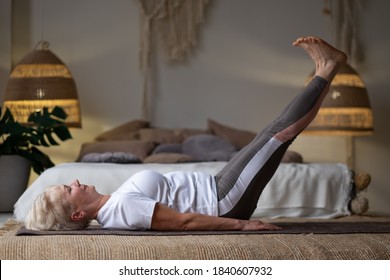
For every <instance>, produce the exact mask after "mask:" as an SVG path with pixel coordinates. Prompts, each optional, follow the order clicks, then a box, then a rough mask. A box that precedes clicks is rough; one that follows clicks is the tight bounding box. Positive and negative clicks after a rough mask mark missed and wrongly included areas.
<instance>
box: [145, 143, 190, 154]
mask: <svg viewBox="0 0 390 280" xmlns="http://www.w3.org/2000/svg"><path fill="white" fill-rule="evenodd" d="M159 153H176V154H182V153H183V144H181V143H166V144H160V145H157V147H156V148H155V149H154V150H153V152H152V154H159Z"/></svg>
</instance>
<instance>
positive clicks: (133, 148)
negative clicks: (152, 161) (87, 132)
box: [76, 140, 155, 161]
mask: <svg viewBox="0 0 390 280" xmlns="http://www.w3.org/2000/svg"><path fill="white" fill-rule="evenodd" d="M154 147H155V144H154V143H152V142H145V141H140V140H134V141H100V142H89V143H84V144H83V145H82V146H81V150H80V153H79V156H78V158H77V159H76V161H80V160H81V159H82V158H83V156H85V155H86V154H91V153H106V152H112V153H113V152H123V153H130V154H133V155H135V156H137V157H138V158H139V159H140V160H144V158H146V157H147V156H148V155H149V154H150V153H151V152H152V150H153V149H154Z"/></svg>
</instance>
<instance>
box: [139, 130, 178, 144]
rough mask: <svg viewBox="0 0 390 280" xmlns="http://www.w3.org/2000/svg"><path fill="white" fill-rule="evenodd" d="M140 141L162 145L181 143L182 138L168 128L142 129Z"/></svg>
mask: <svg viewBox="0 0 390 280" xmlns="http://www.w3.org/2000/svg"><path fill="white" fill-rule="evenodd" d="M138 133H139V139H140V140H142V141H148V142H154V143H157V144H161V143H181V142H182V140H183V139H182V136H181V135H180V134H178V133H177V132H176V131H175V130H173V129H167V128H141V129H140V130H139V131H138Z"/></svg>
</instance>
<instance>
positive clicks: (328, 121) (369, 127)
mask: <svg viewBox="0 0 390 280" xmlns="http://www.w3.org/2000/svg"><path fill="white" fill-rule="evenodd" d="M310 77H312V75H311V76H310ZM303 133H305V134H313V135H347V136H348V135H350V136H360V135H362V136H363V135H371V134H373V116H372V110H371V105H370V100H369V97H368V93H367V90H366V88H365V86H364V83H363V81H362V79H361V78H360V76H359V74H358V73H357V72H356V71H355V70H354V69H353V68H352V67H351V66H350V65H348V64H346V65H345V66H344V67H343V68H341V69H340V71H339V73H338V74H337V75H336V77H335V78H334V80H333V82H332V84H331V86H330V88H329V93H328V94H327V95H326V97H325V99H324V101H323V103H322V105H321V108H320V110H319V112H318V114H317V116H316V118H315V119H314V120H313V122H312V123H311V124H310V125H309V126H308V127H307V128H306V129H305V131H304V132H303Z"/></svg>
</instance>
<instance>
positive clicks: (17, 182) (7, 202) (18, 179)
mask: <svg viewBox="0 0 390 280" xmlns="http://www.w3.org/2000/svg"><path fill="white" fill-rule="evenodd" d="M30 169H31V163H30V161H28V160H27V159H25V158H23V157H20V156H17V155H7V156H0V212H13V210H14V204H15V203H16V201H17V200H18V199H19V197H20V196H21V195H22V194H23V192H24V191H25V190H26V188H27V185H28V180H29V177H30Z"/></svg>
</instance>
